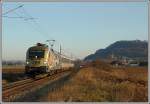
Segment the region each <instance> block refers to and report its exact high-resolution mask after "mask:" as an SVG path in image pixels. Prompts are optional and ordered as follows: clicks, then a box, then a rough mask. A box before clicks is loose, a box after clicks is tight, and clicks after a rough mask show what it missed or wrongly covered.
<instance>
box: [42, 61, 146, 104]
mask: <svg viewBox="0 0 150 104" xmlns="http://www.w3.org/2000/svg"><path fill="white" fill-rule="evenodd" d="M40 101H73V102H93V101H94V102H124V101H125V102H147V101H148V68H147V67H116V68H114V67H112V66H110V65H108V64H106V63H104V62H95V63H89V64H87V65H86V66H85V67H84V68H82V69H81V70H80V71H79V72H78V73H77V75H76V76H74V77H73V78H72V79H71V80H70V81H69V82H68V83H67V84H65V85H64V86H63V87H61V88H59V89H57V90H55V91H53V92H49V93H48V95H46V96H45V97H42V98H41V99H40Z"/></svg>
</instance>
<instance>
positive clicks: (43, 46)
mask: <svg viewBox="0 0 150 104" xmlns="http://www.w3.org/2000/svg"><path fill="white" fill-rule="evenodd" d="M46 49H48V45H46V44H41V43H37V44H36V45H35V46H32V47H30V48H29V50H46Z"/></svg>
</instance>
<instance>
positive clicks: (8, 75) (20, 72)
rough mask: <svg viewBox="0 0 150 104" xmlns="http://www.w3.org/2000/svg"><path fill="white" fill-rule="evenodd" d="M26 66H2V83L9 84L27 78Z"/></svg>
mask: <svg viewBox="0 0 150 104" xmlns="http://www.w3.org/2000/svg"><path fill="white" fill-rule="evenodd" d="M24 72H25V68H24V66H3V67H2V84H7V83H11V82H15V81H18V80H22V79H24V78H25V74H24Z"/></svg>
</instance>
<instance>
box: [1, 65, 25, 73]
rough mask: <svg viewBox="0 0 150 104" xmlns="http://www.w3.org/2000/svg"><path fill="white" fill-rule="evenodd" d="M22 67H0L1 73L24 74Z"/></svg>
mask: <svg viewBox="0 0 150 104" xmlns="http://www.w3.org/2000/svg"><path fill="white" fill-rule="evenodd" d="M24 71H25V68H24V66H5V67H2V73H24Z"/></svg>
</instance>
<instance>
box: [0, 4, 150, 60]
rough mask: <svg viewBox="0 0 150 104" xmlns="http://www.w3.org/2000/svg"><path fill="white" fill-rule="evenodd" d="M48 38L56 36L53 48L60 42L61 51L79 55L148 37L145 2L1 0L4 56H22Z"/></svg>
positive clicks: (19, 58)
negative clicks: (6, 1) (23, 1)
mask: <svg viewBox="0 0 150 104" xmlns="http://www.w3.org/2000/svg"><path fill="white" fill-rule="evenodd" d="M20 5H23V7H21V8H18V9H16V10H14V11H11V12H9V13H7V11H9V10H12V9H14V8H16V7H18V6H20ZM18 17H19V18H18ZM20 17H23V18H20ZM31 17H32V18H33V19H29V18H31ZM25 18H26V19H25ZM27 18H28V19H27ZM48 39H55V40H56V42H55V44H54V49H55V50H57V51H58V50H59V46H60V44H61V46H62V49H63V50H62V51H63V53H64V54H66V55H68V56H71V54H72V56H73V57H75V58H80V59H83V58H84V57H85V56H87V55H89V54H92V53H94V52H95V51H96V50H98V49H102V48H106V47H107V46H109V45H110V44H112V43H114V42H116V41H119V40H136V39H138V40H148V4H147V3H146V2H126V3H125V2H124V3H123V2H120V3H117V2H106V3H105V2H97V3H96V2H90V3H88V2H87V3H86V2H76V3H75V2H74V3H71V2H60V3H59V2H53V3H52V2H45V3H44V2H43V3H42V2H39V3H38V2H30V3H27V2H26V3H21V2H20V3H13V2H10V3H3V18H2V59H3V60H25V56H26V51H27V49H28V48H29V47H31V46H33V45H35V44H36V43H37V42H43V43H45V41H46V40H48Z"/></svg>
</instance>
